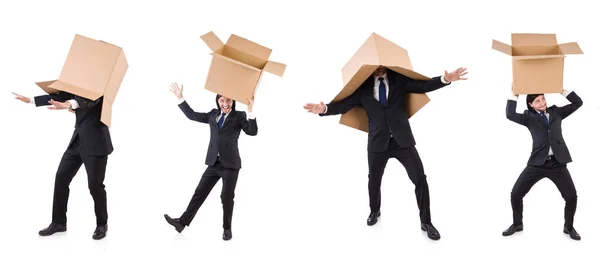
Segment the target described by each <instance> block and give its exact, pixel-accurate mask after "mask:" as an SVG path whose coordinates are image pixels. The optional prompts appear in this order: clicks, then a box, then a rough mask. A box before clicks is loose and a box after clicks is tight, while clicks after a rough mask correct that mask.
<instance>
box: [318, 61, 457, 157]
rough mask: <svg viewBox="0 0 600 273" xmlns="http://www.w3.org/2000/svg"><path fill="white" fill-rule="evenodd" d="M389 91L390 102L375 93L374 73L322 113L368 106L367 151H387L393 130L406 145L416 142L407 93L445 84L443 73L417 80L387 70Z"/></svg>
mask: <svg viewBox="0 0 600 273" xmlns="http://www.w3.org/2000/svg"><path fill="white" fill-rule="evenodd" d="M387 79H388V85H389V92H388V97H387V106H383V104H381V103H380V102H379V101H378V100H377V99H375V97H374V96H373V91H374V87H375V79H374V76H373V75H371V76H370V77H369V78H368V79H367V80H366V81H365V82H364V83H363V84H362V85H361V86H360V87H359V88H358V89H357V90H356V91H355V92H354V93H352V95H350V96H349V97H347V98H345V99H343V100H341V101H339V102H335V103H329V104H327V112H326V113H324V114H320V115H321V116H328V115H338V114H344V113H346V112H348V111H350V109H352V108H354V107H356V106H362V107H364V109H365V111H366V112H367V116H368V117H369V141H368V146H367V151H369V152H384V151H385V150H386V149H387V147H388V144H389V139H390V133H391V134H392V135H393V136H394V139H395V140H396V142H397V143H398V145H399V146H400V147H402V148H407V147H410V146H414V145H415V144H416V142H415V139H414V137H413V134H412V130H411V128H410V123H409V122H408V113H407V112H406V101H407V100H406V94H407V93H426V92H430V91H434V90H436V89H439V88H442V87H444V86H447V85H449V84H444V83H443V82H442V81H441V79H440V76H438V77H434V78H432V79H431V80H413V79H411V78H409V77H406V76H404V75H402V74H400V73H396V72H394V71H391V70H388V71H387Z"/></svg>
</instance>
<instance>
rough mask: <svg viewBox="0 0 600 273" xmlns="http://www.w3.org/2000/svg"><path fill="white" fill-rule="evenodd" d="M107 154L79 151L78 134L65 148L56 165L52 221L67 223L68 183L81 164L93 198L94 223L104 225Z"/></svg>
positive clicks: (105, 218) (106, 218)
mask: <svg viewBox="0 0 600 273" xmlns="http://www.w3.org/2000/svg"><path fill="white" fill-rule="evenodd" d="M107 160H108V156H107V155H105V156H89V155H82V154H81V153H80V142H79V136H76V137H75V140H74V141H73V143H72V144H71V145H70V146H69V147H68V148H67V150H66V151H65V153H64V154H63V157H62V159H61V161H60V165H59V166H58V171H57V172H56V179H55V182H54V201H53V206H52V222H53V223H57V224H63V225H66V224H67V203H68V201H69V185H70V184H71V181H72V180H73V177H75V175H76V174H77V172H78V171H79V168H80V167H81V165H82V164H83V165H84V166H85V171H86V173H87V178H88V188H89V190H90V194H91V195H92V198H93V199H94V212H95V213H96V224H97V225H99V226H100V225H105V224H106V222H107V220H108V213H107V208H106V190H105V189H104V175H105V173H106V163H107Z"/></svg>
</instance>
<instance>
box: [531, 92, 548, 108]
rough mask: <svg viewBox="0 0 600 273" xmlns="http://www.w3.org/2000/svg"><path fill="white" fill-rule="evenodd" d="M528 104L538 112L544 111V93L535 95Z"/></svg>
mask: <svg viewBox="0 0 600 273" xmlns="http://www.w3.org/2000/svg"><path fill="white" fill-rule="evenodd" d="M529 106H531V107H533V109H535V110H536V111H538V112H544V111H546V97H545V96H544V95H539V96H537V97H536V98H535V100H533V102H531V103H529Z"/></svg>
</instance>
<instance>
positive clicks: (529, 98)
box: [525, 94, 543, 111]
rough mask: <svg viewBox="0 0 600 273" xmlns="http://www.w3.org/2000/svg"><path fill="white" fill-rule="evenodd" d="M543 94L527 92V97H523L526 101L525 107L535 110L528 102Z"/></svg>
mask: <svg viewBox="0 0 600 273" xmlns="http://www.w3.org/2000/svg"><path fill="white" fill-rule="evenodd" d="M541 95H543V94H529V95H527V97H526V98H525V100H526V101H527V109H529V111H535V109H533V107H531V106H530V105H529V104H530V103H532V102H533V101H534V100H535V98H537V97H539V96H541Z"/></svg>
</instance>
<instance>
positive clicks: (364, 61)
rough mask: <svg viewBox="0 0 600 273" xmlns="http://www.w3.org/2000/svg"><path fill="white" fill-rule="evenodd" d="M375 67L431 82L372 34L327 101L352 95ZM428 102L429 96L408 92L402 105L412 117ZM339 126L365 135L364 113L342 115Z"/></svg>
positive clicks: (354, 111) (405, 55)
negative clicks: (340, 86)
mask: <svg viewBox="0 0 600 273" xmlns="http://www.w3.org/2000/svg"><path fill="white" fill-rule="evenodd" d="M379 66H385V67H387V68H388V69H390V70H393V71H395V72H398V73H400V74H402V75H405V76H407V77H409V78H411V79H415V80H430V79H431V78H429V77H426V76H424V75H422V74H419V73H417V72H415V71H413V68H412V64H411V62H410V58H409V56H408V51H406V49H404V48H402V47H400V46H398V45H396V44H394V43H392V42H390V41H389V40H387V39H385V38H383V37H381V36H379V35H378V34H376V33H373V34H371V35H370V36H369V38H368V39H367V41H366V42H365V43H364V44H363V45H362V46H361V47H360V48H359V49H358V51H357V52H356V53H355V54H354V55H353V56H352V58H350V60H349V61H348V62H347V63H346V65H345V66H344V67H343V68H342V78H343V82H344V87H343V88H342V91H340V92H339V93H338V94H337V96H335V98H334V99H333V100H332V101H331V102H338V101H340V100H342V99H345V98H347V97H349V96H350V95H352V93H354V91H356V90H357V89H358V87H360V86H361V85H362V84H363V83H364V82H365V80H367V79H368V78H369V77H371V76H372V74H373V72H375V70H377V68H378V67H379ZM429 101H430V100H429V97H428V96H427V95H425V94H415V93H408V94H407V105H406V110H407V112H408V117H409V118H410V117H412V116H413V115H414V114H415V113H417V112H418V111H419V110H420V109H421V108H423V107H424V106H425V104H427V103H428V102H429ZM340 124H343V125H346V126H349V127H352V128H355V129H358V130H361V131H364V132H369V119H368V117H367V113H366V112H365V109H364V108H363V107H360V106H359V107H354V108H353V109H352V110H350V111H348V112H347V113H345V114H343V115H342V116H341V118H340Z"/></svg>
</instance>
